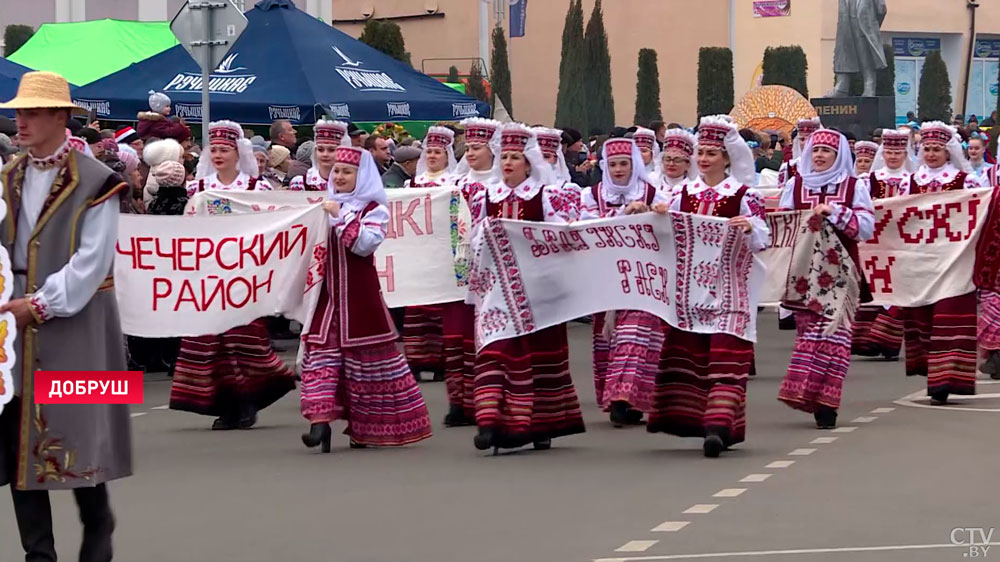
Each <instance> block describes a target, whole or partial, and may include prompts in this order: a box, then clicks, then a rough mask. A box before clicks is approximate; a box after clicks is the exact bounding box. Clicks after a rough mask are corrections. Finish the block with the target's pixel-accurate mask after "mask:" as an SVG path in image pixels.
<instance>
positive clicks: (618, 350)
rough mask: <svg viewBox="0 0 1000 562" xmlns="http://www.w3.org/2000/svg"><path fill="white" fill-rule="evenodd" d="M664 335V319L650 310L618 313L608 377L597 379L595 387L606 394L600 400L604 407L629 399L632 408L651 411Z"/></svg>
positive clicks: (612, 340)
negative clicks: (601, 380)
mask: <svg viewBox="0 0 1000 562" xmlns="http://www.w3.org/2000/svg"><path fill="white" fill-rule="evenodd" d="M602 324H603V322H602ZM663 334H664V325H663V321H662V320H660V319H659V318H658V317H656V316H654V315H652V314H650V313H648V312H641V311H638V310H620V311H618V312H617V313H616V315H615V329H614V332H613V333H612V334H611V342H610V355H609V360H608V366H607V369H606V371H605V380H604V381H603V382H602V383H597V382H595V386H598V387H603V390H604V396H603V397H602V398H601V399H599V400H598V403H599V404H602V405H603V408H604V409H605V410H607V409H609V408H610V407H611V403H612V402H628V404H629V407H630V408H632V409H634V410H639V411H640V412H649V411H650V410H652V408H653V387H654V385H655V384H656V370H657V367H658V365H659V362H660V354H661V353H662V352H663V340H664V335H663Z"/></svg>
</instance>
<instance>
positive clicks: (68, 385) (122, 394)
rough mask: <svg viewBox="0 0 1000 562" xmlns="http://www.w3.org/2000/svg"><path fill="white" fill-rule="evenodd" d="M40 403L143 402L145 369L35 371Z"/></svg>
mask: <svg viewBox="0 0 1000 562" xmlns="http://www.w3.org/2000/svg"><path fill="white" fill-rule="evenodd" d="M35 403H36V404H142V371H35Z"/></svg>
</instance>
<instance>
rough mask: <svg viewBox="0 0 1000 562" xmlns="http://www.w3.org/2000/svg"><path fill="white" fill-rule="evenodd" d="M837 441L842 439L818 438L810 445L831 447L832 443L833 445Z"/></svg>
mask: <svg viewBox="0 0 1000 562" xmlns="http://www.w3.org/2000/svg"><path fill="white" fill-rule="evenodd" d="M837 439H840V438H839V437H817V438H816V439H813V440H812V441H810V442H809V444H810V445H829V444H830V443H833V442H834V441H836V440H837Z"/></svg>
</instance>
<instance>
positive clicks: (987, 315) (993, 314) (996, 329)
mask: <svg viewBox="0 0 1000 562" xmlns="http://www.w3.org/2000/svg"><path fill="white" fill-rule="evenodd" d="M978 331H979V347H981V348H983V350H985V351H1000V293H994V292H993V291H979V329H978Z"/></svg>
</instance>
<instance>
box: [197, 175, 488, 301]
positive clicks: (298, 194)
mask: <svg viewBox="0 0 1000 562" xmlns="http://www.w3.org/2000/svg"><path fill="white" fill-rule="evenodd" d="M386 193H387V194H388V195H389V224H388V225H387V227H386V237H385V241H384V242H383V243H382V245H381V246H379V248H378V250H377V251H376V252H375V269H377V270H378V273H379V279H380V281H381V282H382V296H383V298H385V302H386V305H387V306H389V307H390V308H396V307H402V306H415V305H425V304H437V303H444V302H454V301H460V300H463V299H464V298H465V284H466V273H467V271H468V264H467V261H466V254H467V253H468V241H467V238H468V236H467V227H466V225H468V224H469V222H470V220H469V208H468V205H466V203H465V199H464V198H463V197H462V195H461V192H459V191H458V190H457V189H453V188H451V187H434V188H410V189H389V190H386ZM325 199H326V194H325V193H321V192H307V191H206V192H202V193H198V194H196V195H195V196H194V197H192V198H191V200H190V201H189V202H188V207H187V213H188V214H191V215H195V216H213V215H228V214H246V213H257V212H262V211H273V210H276V209H283V208H288V207H300V206H305V205H311V204H315V203H321V202H322V201H323V200H325Z"/></svg>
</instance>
